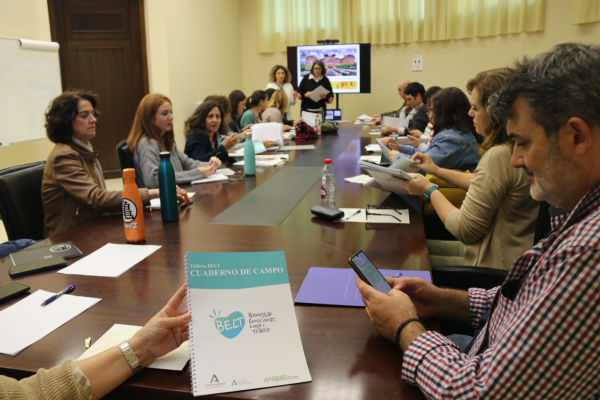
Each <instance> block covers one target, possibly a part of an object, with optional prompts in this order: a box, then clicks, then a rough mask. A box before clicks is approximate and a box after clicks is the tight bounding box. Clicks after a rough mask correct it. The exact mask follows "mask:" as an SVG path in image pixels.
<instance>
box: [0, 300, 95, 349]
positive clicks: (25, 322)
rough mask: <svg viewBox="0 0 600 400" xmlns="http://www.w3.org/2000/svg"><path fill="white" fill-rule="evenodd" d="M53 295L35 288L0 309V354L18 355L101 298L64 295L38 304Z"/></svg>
mask: <svg viewBox="0 0 600 400" xmlns="http://www.w3.org/2000/svg"><path fill="white" fill-rule="evenodd" d="M62 289H64V288H61V290H62ZM76 291H77V289H75V292H76ZM55 294H56V293H55V292H46V291H45V290H38V291H36V292H35V293H32V294H30V295H29V296H27V297H26V298H24V299H23V300H21V301H19V302H18V303H16V304H14V305H12V306H10V307H8V308H5V309H4V310H2V311H0V326H1V327H2V329H0V353H1V354H6V355H9V356H14V355H17V354H18V353H20V352H21V351H22V350H24V349H25V348H27V347H29V346H31V345H32V344H34V343H35V342H37V341H38V340H40V339H41V338H43V337H44V336H46V335H47V334H49V333H50V332H52V331H54V330H56V329H57V328H59V327H60V326H62V325H64V324H66V323H67V322H69V321H70V320H72V319H73V318H75V317H76V316H78V315H79V314H81V313H82V312H84V311H85V310H87V309H88V308H90V307H92V306H93V305H95V304H96V303H98V302H99V301H100V300H102V299H98V298H93V297H82V296H74V295H72V294H64V295H62V296H60V297H59V298H58V299H56V300H55V301H53V302H52V303H50V304H48V305H47V306H44V307H42V306H41V305H40V304H42V302H44V301H45V300H47V299H48V298H50V297H51V296H53V295H55Z"/></svg>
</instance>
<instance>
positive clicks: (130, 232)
mask: <svg viewBox="0 0 600 400" xmlns="http://www.w3.org/2000/svg"><path fill="white" fill-rule="evenodd" d="M123 180H124V181H125V184H124V185H123V203H122V205H121V209H122V210H123V223H124V225H125V239H126V240H127V241H128V242H131V243H137V242H141V241H143V240H144V239H146V227H145V225H144V207H143V206H142V198H141V197H140V191H139V190H138V187H137V185H136V184H135V169H133V168H126V169H124V170H123Z"/></svg>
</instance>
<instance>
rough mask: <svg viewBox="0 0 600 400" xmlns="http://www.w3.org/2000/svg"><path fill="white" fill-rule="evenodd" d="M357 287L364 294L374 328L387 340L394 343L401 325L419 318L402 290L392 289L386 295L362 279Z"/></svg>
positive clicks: (357, 282) (357, 281)
mask: <svg viewBox="0 0 600 400" xmlns="http://www.w3.org/2000/svg"><path fill="white" fill-rule="evenodd" d="M356 287H357V288H358V290H359V291H360V293H361V294H362V299H363V301H364V303H365V305H366V306H367V308H366V311H367V315H368V316H369V319H370V320H371V323H372V324H373V327H374V328H375V330H376V331H377V332H378V333H379V334H380V335H381V336H383V337H385V338H386V339H388V340H390V341H392V342H394V341H395V340H396V330H397V329H398V327H399V326H400V324H401V323H403V322H404V321H406V320H408V319H411V318H418V315H417V310H416V309H415V307H414V305H413V303H412V302H411V301H410V298H409V297H408V295H406V294H405V293H403V292H401V291H400V290H397V289H392V290H390V292H389V293H388V294H384V293H381V292H379V291H378V290H376V289H375V288H373V287H372V286H370V285H369V284H367V283H365V282H364V281H363V280H362V279H360V278H356ZM422 331H423V332H424V331H425V330H424V329H422ZM423 332H421V333H423ZM413 339H414V338H413Z"/></svg>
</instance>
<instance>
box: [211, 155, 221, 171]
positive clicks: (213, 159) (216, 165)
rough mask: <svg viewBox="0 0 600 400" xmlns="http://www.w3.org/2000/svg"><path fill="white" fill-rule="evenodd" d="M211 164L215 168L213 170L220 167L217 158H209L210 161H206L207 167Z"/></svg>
mask: <svg viewBox="0 0 600 400" xmlns="http://www.w3.org/2000/svg"><path fill="white" fill-rule="evenodd" d="M211 164H213V165H214V166H215V169H217V168H219V167H220V166H221V160H219V158H218V157H211V158H210V161H208V165H211Z"/></svg>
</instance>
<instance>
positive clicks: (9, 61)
mask: <svg viewBox="0 0 600 400" xmlns="http://www.w3.org/2000/svg"><path fill="white" fill-rule="evenodd" d="M21 43H23V46H22V45H21ZM61 93H62V84H61V79H60V62H59V59H58V43H52V42H39V41H31V40H25V39H23V40H19V39H10V38H0V121H2V122H1V124H0V143H2V145H7V144H12V143H18V142H25V141H28V140H36V139H43V138H45V137H46V130H45V129H44V120H45V118H44V113H45V112H46V109H47V108H48V104H49V103H50V101H51V100H52V99H54V98H55V97H56V96H58V95H59V94H61Z"/></svg>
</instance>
